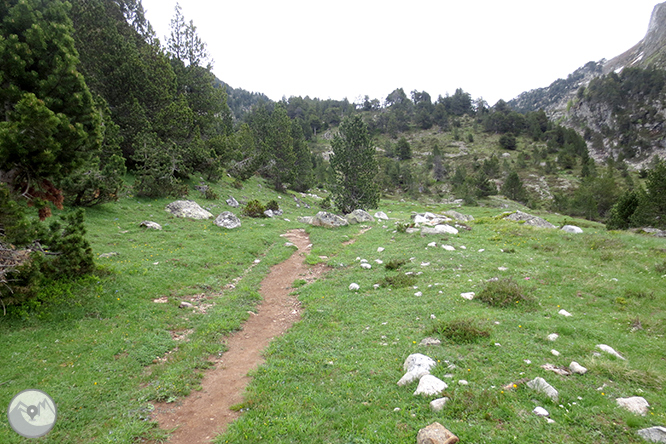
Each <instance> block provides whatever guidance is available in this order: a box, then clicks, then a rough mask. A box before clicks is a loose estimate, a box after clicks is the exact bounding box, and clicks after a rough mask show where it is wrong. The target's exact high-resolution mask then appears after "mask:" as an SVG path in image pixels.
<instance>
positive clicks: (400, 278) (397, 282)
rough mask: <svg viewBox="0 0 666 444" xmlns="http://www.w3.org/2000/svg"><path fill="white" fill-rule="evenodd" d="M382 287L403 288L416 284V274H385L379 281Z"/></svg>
mask: <svg viewBox="0 0 666 444" xmlns="http://www.w3.org/2000/svg"><path fill="white" fill-rule="evenodd" d="M380 285H381V286H382V287H393V288H405V287H412V286H414V285H416V276H414V275H413V274H398V275H396V276H386V277H385V278H384V280H383V281H382V282H381V283H380Z"/></svg>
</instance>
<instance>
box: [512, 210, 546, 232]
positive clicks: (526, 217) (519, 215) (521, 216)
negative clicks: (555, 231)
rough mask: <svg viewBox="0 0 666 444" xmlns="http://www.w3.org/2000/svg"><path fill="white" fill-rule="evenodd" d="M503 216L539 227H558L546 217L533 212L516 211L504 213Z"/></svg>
mask: <svg viewBox="0 0 666 444" xmlns="http://www.w3.org/2000/svg"><path fill="white" fill-rule="evenodd" d="M504 214H505V215H503V216H502V217H503V218H504V219H506V220H512V221H516V222H524V223H525V225H531V226H533V227H539V228H557V227H556V226H555V225H553V224H551V223H550V222H548V221H547V220H545V219H542V218H540V217H537V216H533V215H531V214H527V213H523V212H522V211H516V212H515V213H504Z"/></svg>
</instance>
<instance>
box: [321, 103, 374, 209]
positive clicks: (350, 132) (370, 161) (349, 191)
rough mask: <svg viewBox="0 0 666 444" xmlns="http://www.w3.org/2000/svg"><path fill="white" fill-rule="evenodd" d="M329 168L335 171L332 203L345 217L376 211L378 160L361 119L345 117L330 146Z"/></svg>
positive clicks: (358, 117) (355, 116)
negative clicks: (357, 212) (371, 209)
mask: <svg viewBox="0 0 666 444" xmlns="http://www.w3.org/2000/svg"><path fill="white" fill-rule="evenodd" d="M331 145H332V148H333V156H332V157H331V167H332V168H333V171H334V172H335V186H334V189H333V194H334V195H335V204H336V206H337V208H338V210H340V211H341V212H343V213H345V214H348V213H351V212H352V211H354V210H356V209H364V210H368V209H370V208H376V207H377V204H378V203H379V187H378V186H377V183H376V182H375V176H376V175H377V160H376V159H375V149H374V147H373V146H372V141H371V139H370V135H369V134H368V127H367V125H366V124H365V123H364V122H363V120H362V119H361V117H360V116H358V115H354V116H351V117H345V119H344V120H343V121H342V123H341V124H340V132H339V134H336V135H335V137H334V138H333V141H332V143H331Z"/></svg>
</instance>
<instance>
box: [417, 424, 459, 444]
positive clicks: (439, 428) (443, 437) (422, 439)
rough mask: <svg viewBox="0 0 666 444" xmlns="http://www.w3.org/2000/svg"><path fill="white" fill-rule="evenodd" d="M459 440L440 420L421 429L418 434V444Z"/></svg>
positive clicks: (442, 443) (447, 443)
mask: <svg viewBox="0 0 666 444" xmlns="http://www.w3.org/2000/svg"><path fill="white" fill-rule="evenodd" d="M458 441H460V439H458V437H457V436H456V435H454V434H453V433H451V431H449V430H448V429H447V428H446V427H444V426H443V425H441V424H440V423H438V422H434V423H432V424H430V425H429V426H428V427H426V428H424V429H421V430H419V433H418V434H417V435H416V444H455V443H457V442H458Z"/></svg>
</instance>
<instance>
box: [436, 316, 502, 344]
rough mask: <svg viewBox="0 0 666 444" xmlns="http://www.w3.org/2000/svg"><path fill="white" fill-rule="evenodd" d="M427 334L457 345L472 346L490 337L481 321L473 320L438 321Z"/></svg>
mask: <svg viewBox="0 0 666 444" xmlns="http://www.w3.org/2000/svg"><path fill="white" fill-rule="evenodd" d="M426 333H427V334H430V335H437V336H440V337H444V338H446V339H448V340H450V341H451V342H454V343H456V344H470V343H473V342H478V341H479V340H480V339H482V338H488V337H490V332H489V331H488V330H486V329H485V328H484V326H483V325H482V324H481V323H479V321H477V320H475V319H471V318H469V319H467V318H465V319H454V320H452V321H437V322H436V323H435V324H433V325H432V326H431V327H430V328H429V329H428V330H427V331H426Z"/></svg>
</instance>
